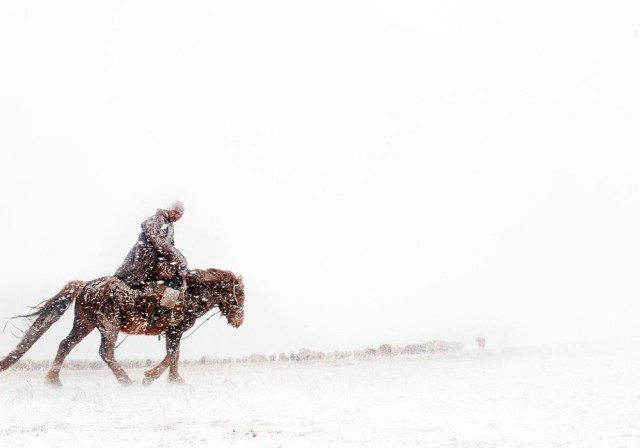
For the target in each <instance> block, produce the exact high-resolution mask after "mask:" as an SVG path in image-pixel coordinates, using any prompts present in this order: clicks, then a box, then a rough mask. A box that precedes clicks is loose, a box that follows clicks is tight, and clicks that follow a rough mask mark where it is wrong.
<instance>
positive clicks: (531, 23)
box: [0, 0, 640, 358]
mask: <svg viewBox="0 0 640 448" xmlns="http://www.w3.org/2000/svg"><path fill="white" fill-rule="evenodd" d="M639 13H640V7H638V5H637V3H635V2H631V1H629V2H624V1H613V2H611V1H607V2H605V1H560V2H558V1H537V2H527V3H523V2H511V1H487V2H472V1H450V0H448V1H431V2H422V1H403V2H392V1H323V2H301V1H271V2H259V1H233V2H230V1H229V2H207V1H193V2H182V3H175V2H165V1H139V2H135V3H132V2H124V1H115V2H109V3H108V4H106V3H98V2H86V1H75V2H73V1H62V2H55V3H51V2H45V1H36V2H29V3H24V2H7V1H5V2H1V3H0V151H1V155H2V159H1V160H2V163H1V165H0V213H1V219H0V233H1V235H2V242H3V243H2V246H3V250H2V258H1V261H0V272H1V277H0V278H1V279H2V281H1V286H0V288H1V289H0V291H1V294H0V301H1V302H0V303H1V308H0V315H1V317H3V318H6V317H9V316H12V315H15V314H19V313H23V312H25V311H27V306H28V305H34V304H36V303H38V302H40V301H41V300H44V299H47V298H49V297H51V296H53V295H54V294H55V293H56V292H57V291H58V290H59V289H60V288H61V287H62V286H63V285H64V283H65V282H66V281H68V280H72V279H84V280H89V279H92V278H96V277H100V276H103V275H108V274H112V273H113V272H114V271H115V269H116V268H117V267H118V266H119V264H120V263H121V262H122V260H123V259H124V257H125V255H126V253H127V252H128V251H129V249H130V248H131V246H132V245H133V244H134V243H135V241H136V238H137V235H138V233H139V225H140V223H141V222H142V221H143V220H144V219H145V218H147V217H148V216H149V215H151V214H152V213H153V212H154V211H155V209H156V208H157V207H164V206H166V205H167V204H168V203H169V202H170V201H172V200H174V199H180V200H182V201H183V202H184V203H185V205H186V212H185V215H184V217H183V219H182V220H181V221H179V222H178V223H177V224H176V245H177V247H178V248H179V249H180V250H181V251H182V252H183V253H184V254H185V255H186V257H187V259H188V260H189V262H190V266H191V267H202V268H204V267H218V268H224V269H230V270H232V271H234V272H235V273H237V274H242V275H243V276H244V278H245V284H246V316H245V324H244V325H243V326H242V327H241V328H240V329H238V330H234V329H232V328H231V327H229V326H227V325H226V324H224V323H223V321H220V320H212V321H210V322H209V323H207V324H206V325H205V326H204V327H202V328H201V329H200V330H198V332H197V333H196V334H195V335H194V336H193V337H192V338H190V339H189V340H187V341H185V342H184V344H183V356H184V357H200V356H202V355H208V356H227V355H244V354H249V353H252V352H280V351H285V352H288V351H292V350H297V349H298V348H300V347H303V346H307V347H310V348H313V349H321V350H332V349H338V348H341V349H342V348H343V349H354V348H363V347H366V346H374V347H375V346H377V345H379V344H381V343H392V344H394V343H398V344H404V343H410V342H422V341H426V340H429V339H436V338H438V339H453V340H458V341H461V342H464V343H466V344H467V346H468V347H469V346H471V345H472V344H473V339H474V338H475V337H476V336H478V335H483V336H485V337H486V338H487V340H488V342H489V346H494V347H496V346H509V345H528V344H537V343H541V342H545V343H546V342H553V341H568V340H572V341H573V340H589V339H607V338H616V337H620V336H632V335H638V334H639V333H640V331H639V330H638V329H637V320H638V311H639V309H640V306H638V298H639V297H640V286H639V281H638V280H639V273H640V236H639V233H640V188H639V182H638V173H639V168H640V166H639V162H640V157H639V156H638V148H639V145H638V144H639V143H640V137H639V128H638V123H640V112H639V108H638V104H639V103H640V87H639V86H640V83H639V82H638V79H640V56H639V55H640V52H638V48H640V33H639V32H638V26H637V18H638V16H639V15H638V14H639ZM70 319H71V312H68V313H67V315H65V317H64V318H63V319H62V320H61V322H60V323H58V324H56V326H55V327H54V328H53V329H52V330H51V331H50V332H49V333H47V334H46V335H45V336H44V337H43V339H42V340H41V341H39V342H38V343H37V344H36V346H35V347H34V348H33V349H32V350H31V351H30V352H29V353H28V354H27V357H32V358H50V357H53V355H54V354H55V350H56V348H57V345H58V342H59V340H60V339H61V338H62V337H64V335H66V334H67V332H68V331H69V330H70V327H71V324H70ZM97 340H98V337H97V334H94V335H92V336H91V337H89V338H87V341H85V342H83V343H82V344H81V345H80V346H78V348H76V350H75V351H74V353H73V354H72V356H74V357H81V358H93V357H95V358H97V356H98V355H97V345H98V342H97ZM16 342H17V340H16V339H15V338H14V337H13V336H12V335H11V333H10V331H9V328H8V329H7V330H6V331H5V332H4V333H3V334H2V335H1V338H0V349H1V350H0V351H2V354H5V353H6V352H8V351H9V350H10V349H11V348H13V346H14V345H15V344H16ZM163 349H164V344H163V343H158V342H157V340H156V339H155V338H151V337H149V338H142V337H138V338H129V339H128V340H127V341H126V342H125V343H124V344H123V345H122V347H121V348H119V349H118V356H120V357H147V356H148V357H157V356H159V355H160V354H161V353H162V352H163Z"/></svg>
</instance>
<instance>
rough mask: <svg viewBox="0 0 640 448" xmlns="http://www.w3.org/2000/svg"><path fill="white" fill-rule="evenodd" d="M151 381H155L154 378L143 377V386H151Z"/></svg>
mask: <svg viewBox="0 0 640 448" xmlns="http://www.w3.org/2000/svg"><path fill="white" fill-rule="evenodd" d="M151 383H153V380H150V379H149V378H143V379H142V385H143V386H151Z"/></svg>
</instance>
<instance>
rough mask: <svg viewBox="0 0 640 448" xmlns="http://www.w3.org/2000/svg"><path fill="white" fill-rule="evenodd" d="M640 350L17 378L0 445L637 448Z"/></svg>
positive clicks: (4, 386)
mask: <svg viewBox="0 0 640 448" xmlns="http://www.w3.org/2000/svg"><path fill="white" fill-rule="evenodd" d="M638 343H640V340H636V339H627V340H622V341H617V342H615V343H611V344H605V343H600V344H597V345H589V346H587V345H583V346H563V347H546V348H539V349H526V350H524V349H523V350H511V351H505V352H492V351H490V350H487V351H485V352H480V351H475V350H468V351H461V352H456V353H448V354H433V355H417V356H391V357H383V358H374V359H353V360H341V361H333V362H327V361H317V362H271V363H247V364H221V365H202V366H200V365H198V366H185V367H183V368H182V375H183V377H184V378H185V380H186V382H187V384H186V385H181V386H175V385H169V384H168V383H166V382H165V381H164V378H161V379H160V380H159V381H158V382H157V383H155V384H153V385H152V386H150V387H143V386H141V385H134V386H131V387H121V386H120V385H118V383H117V382H116V380H115V378H114V377H113V375H112V374H111V372H109V371H108V370H99V371H95V370H92V371H75V370H73V371H72V370H66V371H65V370H63V371H62V375H61V379H62V381H63V383H64V385H65V387H64V388H62V389H52V388H50V387H47V386H45V385H44V384H43V375H44V372H39V371H37V372H34V371H18V370H10V371H8V372H4V373H3V374H0V385H1V386H0V391H1V392H0V393H1V398H2V399H1V400H0V445H1V446H4V447H6V446H9V447H22V446H48V447H66V448H80V447H83V448H84V447H87V446H91V447H113V446H137V447H176V446H196V447H204V446H225V447H229V446H230V447H296V448H299V447H327V446H330V447H356V446H367V447H399V446H408V447H448V448H461V447H480V448H484V447H505V448H507V447H509V448H518V447H531V448H533V447H536V448H538V447H560V446H562V447H576V448H578V447H580V448H582V447H603V448H605V447H606V448H610V447H630V448H631V447H634V448H635V447H638V446H640V381H638V378H640V351H638V349H637V348H638ZM130 374H131V376H132V378H137V379H138V380H139V379H140V378H142V370H136V369H133V370H130Z"/></svg>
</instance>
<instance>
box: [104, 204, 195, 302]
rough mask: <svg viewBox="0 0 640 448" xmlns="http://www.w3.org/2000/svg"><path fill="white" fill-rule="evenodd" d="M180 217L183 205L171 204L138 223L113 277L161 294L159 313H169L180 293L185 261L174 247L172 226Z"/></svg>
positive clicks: (177, 300) (182, 290)
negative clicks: (137, 232)
mask: <svg viewBox="0 0 640 448" xmlns="http://www.w3.org/2000/svg"><path fill="white" fill-rule="evenodd" d="M183 214H184V205H183V204H182V202H180V201H174V202H172V203H171V204H169V206H168V207H167V208H166V209H158V210H157V211H156V213H155V214H153V215H152V216H150V217H149V218H147V219H146V220H145V221H144V222H143V223H142V224H141V227H142V232H140V235H139V236H138V242H137V243H136V244H135V245H134V246H133V248H132V249H131V251H129V254H128V255H127V257H126V258H125V260H124V262H123V263H122V265H120V267H119V268H118V270H117V271H116V273H115V274H114V276H115V277H118V278H120V279H121V280H123V281H124V282H126V283H127V284H128V285H129V286H132V287H134V288H140V289H144V290H145V291H147V292H151V291H156V292H157V293H159V294H162V298H161V300H160V307H159V311H160V313H162V314H166V313H169V312H170V311H171V310H172V309H173V308H174V307H175V305H176V304H178V303H179V302H180V301H181V296H182V294H184V287H185V275H186V273H187V259H186V258H185V257H184V255H182V253H181V252H180V251H179V250H178V249H176V248H175V243H174V239H173V223H174V222H176V221H178V220H179V219H180V218H181V217H182V215H183Z"/></svg>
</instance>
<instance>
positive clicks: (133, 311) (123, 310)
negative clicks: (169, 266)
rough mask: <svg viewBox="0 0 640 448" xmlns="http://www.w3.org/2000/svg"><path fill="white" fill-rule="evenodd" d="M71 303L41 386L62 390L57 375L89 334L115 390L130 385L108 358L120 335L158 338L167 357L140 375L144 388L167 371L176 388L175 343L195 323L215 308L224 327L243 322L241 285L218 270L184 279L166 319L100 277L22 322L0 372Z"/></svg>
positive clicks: (150, 297) (67, 290)
mask: <svg viewBox="0 0 640 448" xmlns="http://www.w3.org/2000/svg"><path fill="white" fill-rule="evenodd" d="M74 300H75V302H76V306H75V318H74V321H73V328H72V329H71V332H70V333H69V335H68V336H67V337H66V338H64V339H63V340H62V342H61V343H60V347H59V348H58V353H57V355H56V358H55V360H54V361H53V364H52V365H51V368H50V369H49V372H47V375H46V379H45V381H46V382H47V383H50V384H53V385H58V386H59V385H62V383H61V382H60V369H61V368H62V363H63V362H64V359H65V358H66V357H67V355H68V354H69V352H71V350H72V349H73V348H74V347H75V346H76V345H77V344H78V343H79V342H80V341H81V340H82V339H84V338H85V337H86V336H87V335H88V334H89V333H91V332H92V331H93V330H94V329H96V328H97V329H98V331H99V332H100V335H101V337H102V340H101V343H100V356H101V357H102V359H103V360H104V362H106V363H107V365H108V366H109V368H110V369H111V370H112V371H113V373H114V375H115V376H116V378H117V379H118V381H119V382H120V383H121V384H130V383H131V379H130V378H129V376H128V375H127V373H126V372H125V371H124V369H123V368H122V366H120V364H119V363H118V361H116V360H115V358H114V351H115V347H116V340H117V338H118V334H119V333H120V332H124V333H128V334H142V335H159V334H163V335H164V336H165V338H166V340H167V354H166V356H165V358H164V359H163V360H162V361H161V362H160V363H159V364H158V365H157V366H155V367H153V368H151V369H149V370H147V371H146V372H145V373H144V376H145V378H144V380H143V382H144V384H151V383H152V382H153V381H155V380H156V379H158V377H159V376H160V375H162V373H163V372H164V371H165V370H166V369H167V367H168V368H169V380H170V381H171V382H182V381H183V380H182V378H181V377H180V375H179V374H178V357H179V356H180V340H181V338H182V335H183V334H184V332H185V331H187V330H189V329H190V328H191V327H193V325H194V323H195V322H196V319H197V318H199V317H201V316H203V315H204V314H206V313H207V311H209V310H211V309H212V308H214V307H218V308H219V310H220V312H221V313H222V315H223V316H225V317H226V318H227V322H228V323H229V324H230V325H232V326H233V327H235V328H238V327H239V326H240V325H242V321H243V320H244V284H243V283H242V277H236V276H235V275H234V274H233V273H232V272H229V271H221V270H218V269H206V270H194V271H190V272H189V274H188V275H187V289H186V292H185V297H184V303H183V308H182V310H181V311H179V312H177V313H175V314H174V315H172V316H164V317H156V318H155V319H154V320H153V322H152V315H154V311H155V308H156V299H155V295H154V294H153V293H151V292H149V293H147V292H143V291H141V290H139V289H133V288H130V287H129V286H128V285H127V284H126V283H124V282H123V281H122V280H120V279H118V278H116V277H102V278H98V279H95V280H91V281H89V282H86V283H85V282H81V281H72V282H69V283H67V285H66V286H65V287H64V288H63V289H62V291H60V292H59V293H58V294H57V295H55V296H54V297H53V298H51V299H49V300H47V301H45V302H43V303H42V304H41V305H39V306H38V307H37V309H36V311H35V312H34V313H32V314H29V315H27V316H22V317H27V318H31V319H33V322H32V323H31V325H30V326H29V328H28V329H27V331H26V332H25V335H24V336H23V338H22V339H21V340H20V343H19V344H18V346H17V347H16V348H15V349H14V350H13V351H12V352H11V353H9V354H8V355H7V356H6V357H5V358H4V359H2V360H0V371H3V370H6V369H8V368H9V367H10V366H12V365H13V364H15V363H16V362H17V361H18V360H19V359H20V358H21V357H22V355H24V354H25V353H26V352H27V350H29V349H30V348H31V346H33V344H34V343H35V342H36V341H37V340H38V339H39V338H40V336H42V335H43V334H44V332H45V331H47V330H48V329H49V328H50V327H51V325H53V323H54V322H56V321H57V320H58V319H59V318H60V316H62V314H63V313H64V312H65V311H66V310H67V308H68V307H69V305H71V303H72V302H73V301H74Z"/></svg>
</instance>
